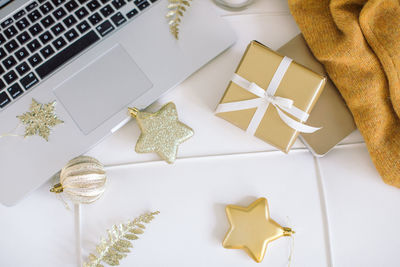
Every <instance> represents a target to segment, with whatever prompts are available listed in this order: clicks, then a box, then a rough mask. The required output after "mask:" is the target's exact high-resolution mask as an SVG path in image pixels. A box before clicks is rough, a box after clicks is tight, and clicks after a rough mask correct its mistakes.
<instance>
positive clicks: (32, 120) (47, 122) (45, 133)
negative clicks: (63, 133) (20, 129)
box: [17, 99, 64, 141]
mask: <svg viewBox="0 0 400 267" xmlns="http://www.w3.org/2000/svg"><path fill="white" fill-rule="evenodd" d="M55 105H56V101H53V102H50V103H47V104H40V103H39V102H37V101H36V100H35V99H32V104H31V107H30V109H29V110H30V111H29V112H25V113H24V114H22V115H19V116H17V118H18V119H19V120H20V121H21V123H22V124H24V125H25V135H24V136H25V137H27V136H32V135H39V136H40V137H42V138H44V139H45V140H46V141H49V135H50V132H51V129H52V128H53V127H54V126H56V125H57V124H61V123H64V122H63V121H62V120H60V119H59V118H58V117H57V115H56V114H55V113H54V109H55Z"/></svg>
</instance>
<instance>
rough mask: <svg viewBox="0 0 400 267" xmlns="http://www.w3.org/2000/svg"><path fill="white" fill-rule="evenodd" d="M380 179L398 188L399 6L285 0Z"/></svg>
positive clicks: (383, 0) (370, 0) (382, 0)
mask: <svg viewBox="0 0 400 267" xmlns="http://www.w3.org/2000/svg"><path fill="white" fill-rule="evenodd" d="M289 7H290V10H291V12H292V15H293V16H294V18H295V20H296V22H297V24H298V25H299V27H300V29H301V31H302V33H303V35H304V38H305V39H306V41H307V43H308V45H309V46H310V48H311V50H312V52H313V53H314V55H315V57H316V58H317V59H318V60H319V61H320V62H321V63H322V64H324V66H325V69H326V71H327V72H328V74H329V76H330V78H331V79H332V80H333V82H334V83H335V85H336V86H337V88H338V89H339V91H340V93H341V94H342V96H343V98H344V99H345V101H346V103H347V105H348V106H349V108H350V110H351V112H352V114H353V116H354V120H355V122H356V124H357V127H358V129H359V130H360V132H361V134H362V135H363V137H364V140H365V142H366V144H367V147H368V150H369V153H370V155H371V158H372V161H373V162H374V164H375V166H376V168H377V170H378V172H379V173H380V174H381V176H382V178H383V180H384V181H385V182H386V183H387V184H390V185H393V186H396V187H400V120H399V115H400V73H399V71H400V5H399V1H398V0H289Z"/></svg>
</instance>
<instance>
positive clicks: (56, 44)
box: [53, 36, 67, 50]
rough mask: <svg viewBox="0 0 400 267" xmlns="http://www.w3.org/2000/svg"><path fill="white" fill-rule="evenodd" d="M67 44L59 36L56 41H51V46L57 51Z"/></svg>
mask: <svg viewBox="0 0 400 267" xmlns="http://www.w3.org/2000/svg"><path fill="white" fill-rule="evenodd" d="M66 44H67V42H66V41H65V40H64V38H62V37H61V36H60V37H58V38H57V39H56V40H54V41H53V46H54V47H55V48H56V49H57V50H60V49H61V48H63V47H64V46H65V45H66Z"/></svg>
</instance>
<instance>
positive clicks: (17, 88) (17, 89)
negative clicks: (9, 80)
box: [7, 83, 24, 99]
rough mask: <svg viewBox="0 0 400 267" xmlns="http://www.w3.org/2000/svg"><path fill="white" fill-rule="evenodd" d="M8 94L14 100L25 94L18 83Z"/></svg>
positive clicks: (8, 89)
mask: <svg viewBox="0 0 400 267" xmlns="http://www.w3.org/2000/svg"><path fill="white" fill-rule="evenodd" d="M7 91H8V93H9V94H10V95H11V97H12V98H14V99H15V98H17V97H19V96H20V95H22V94H23V93H24V90H22V88H21V86H20V85H19V84H18V83H14V84H13V85H12V86H11V87H10V88H7Z"/></svg>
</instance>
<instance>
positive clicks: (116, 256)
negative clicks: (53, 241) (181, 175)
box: [83, 211, 160, 267]
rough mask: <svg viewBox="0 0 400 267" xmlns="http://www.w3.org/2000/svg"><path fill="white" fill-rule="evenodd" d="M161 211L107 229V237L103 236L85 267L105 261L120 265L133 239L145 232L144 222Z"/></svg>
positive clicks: (94, 266) (99, 265)
mask: <svg viewBox="0 0 400 267" xmlns="http://www.w3.org/2000/svg"><path fill="white" fill-rule="evenodd" d="M159 213H160V212H159V211H156V212H151V213H146V214H143V215H141V216H139V217H137V218H135V219H134V220H133V221H130V222H127V223H121V224H115V225H113V226H112V228H111V230H108V231H107V238H104V237H103V238H102V239H101V241H100V244H99V245H97V247H96V254H93V253H91V254H90V255H89V261H88V262H85V263H84V264H83V267H104V266H103V265H102V264H101V263H102V262H105V263H107V264H108V265H111V266H117V265H119V261H120V260H121V259H122V258H124V257H126V256H127V253H129V252H130V248H132V240H136V239H138V238H139V237H138V235H141V234H143V233H144V231H143V229H145V226H144V223H150V222H151V221H152V220H153V219H154V216H155V215H157V214H159Z"/></svg>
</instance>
